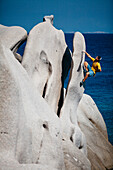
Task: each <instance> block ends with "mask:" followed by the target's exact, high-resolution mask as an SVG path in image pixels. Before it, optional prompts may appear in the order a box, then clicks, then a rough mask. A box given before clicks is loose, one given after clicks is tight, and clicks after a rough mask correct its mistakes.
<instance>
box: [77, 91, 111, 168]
mask: <svg viewBox="0 0 113 170" xmlns="http://www.w3.org/2000/svg"><path fill="white" fill-rule="evenodd" d="M78 122H79V125H80V128H81V130H82V131H83V133H84V134H85V136H86V139H87V148H88V159H89V160H90V162H91V165H92V169H106V168H107V169H111V168H113V146H112V145H111V144H110V143H109V141H108V136H107V130H106V125H105V123H104V120H103V118H102V116H101V114H100V112H99V111H98V108H97V106H96V104H95V103H94V101H93V100H92V98H91V97H90V96H88V95H86V94H84V95H83V97H82V99H81V101H80V103H79V107H78Z"/></svg>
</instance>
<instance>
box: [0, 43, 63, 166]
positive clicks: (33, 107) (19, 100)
mask: <svg viewBox="0 0 113 170" xmlns="http://www.w3.org/2000/svg"><path fill="white" fill-rule="evenodd" d="M0 56H1V57H0V121H1V122H0V162H1V164H5V165H7V164H10V165H12V164H13V165H14V166H15V165H18V164H19V163H20V164H33V163H34V164H38V166H39V165H40V166H43V167H44V166H47V165H48V167H49V168H48V169H63V168H64V161H63V151H62V141H61V132H60V121H59V118H58V117H57V115H56V114H55V113H54V112H52V111H51V109H50V107H49V106H48V104H47V103H46V101H45V100H44V99H43V98H42V97H41V96H40V95H39V93H38V92H36V90H35V88H34V87H33V85H32V83H31V80H30V79H29V77H28V75H27V73H26V71H25V70H24V68H23V67H22V66H21V65H20V63H19V62H18V61H17V60H16V59H15V58H14V56H13V53H12V52H11V51H10V50H9V49H7V48H6V47H4V46H0ZM43 169H44V168H43Z"/></svg>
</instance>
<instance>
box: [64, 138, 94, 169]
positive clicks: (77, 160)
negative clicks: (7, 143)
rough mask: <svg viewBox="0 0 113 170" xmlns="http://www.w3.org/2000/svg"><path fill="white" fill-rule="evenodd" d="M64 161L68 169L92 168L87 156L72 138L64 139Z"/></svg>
mask: <svg viewBox="0 0 113 170" xmlns="http://www.w3.org/2000/svg"><path fill="white" fill-rule="evenodd" d="M63 152H64V162H65V169H66V170H81V169H83V170H90V169H91V164H90V161H89V160H88V159H87V157H86V156H85V155H84V154H83V153H82V152H81V151H80V150H79V149H78V148H77V147H75V145H74V144H73V143H72V142H71V141H70V140H66V141H65V140H63Z"/></svg>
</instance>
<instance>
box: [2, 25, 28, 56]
mask: <svg viewBox="0 0 113 170" xmlns="http://www.w3.org/2000/svg"><path fill="white" fill-rule="evenodd" d="M26 38H27V32H26V30H25V29H24V28H22V27H18V26H12V27H7V26H4V25H0V41H1V42H2V44H4V46H5V47H7V48H9V49H11V50H12V51H13V52H14V53H16V51H17V49H18V46H19V45H20V44H21V43H22V41H24V40H25V39H26Z"/></svg>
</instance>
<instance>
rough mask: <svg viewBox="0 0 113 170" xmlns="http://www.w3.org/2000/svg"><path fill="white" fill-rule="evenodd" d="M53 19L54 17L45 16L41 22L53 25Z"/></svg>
mask: <svg viewBox="0 0 113 170" xmlns="http://www.w3.org/2000/svg"><path fill="white" fill-rule="evenodd" d="M53 19H54V15H50V16H45V17H44V18H43V21H44V22H45V21H46V22H50V23H51V24H52V25H53Z"/></svg>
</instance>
